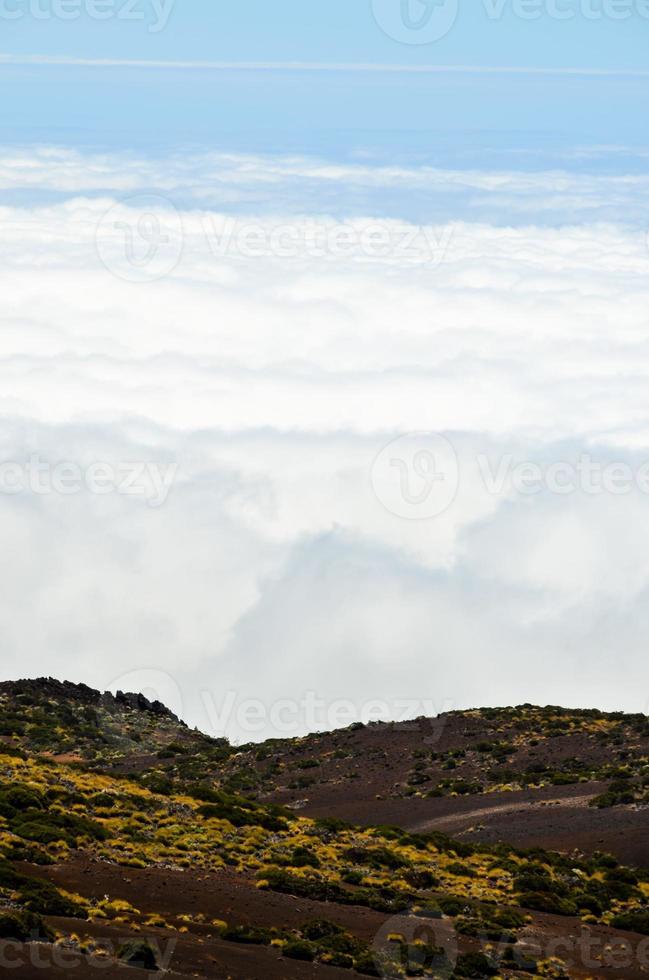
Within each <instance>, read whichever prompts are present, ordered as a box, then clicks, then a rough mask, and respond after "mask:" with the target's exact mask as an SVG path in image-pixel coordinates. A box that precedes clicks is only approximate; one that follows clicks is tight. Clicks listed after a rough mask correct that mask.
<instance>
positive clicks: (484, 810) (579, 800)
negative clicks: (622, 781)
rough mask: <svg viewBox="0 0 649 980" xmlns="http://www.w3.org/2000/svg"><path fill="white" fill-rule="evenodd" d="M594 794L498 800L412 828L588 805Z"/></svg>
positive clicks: (418, 829) (449, 825)
mask: <svg viewBox="0 0 649 980" xmlns="http://www.w3.org/2000/svg"><path fill="white" fill-rule="evenodd" d="M591 799H593V797H592V796H565V797H563V798H557V799H552V800H547V799H546V800H538V801H533V802H529V803H523V802H521V801H519V802H518V803H506V804H504V805H499V803H498V802H497V801H496V802H495V803H494V805H493V806H490V807H481V808H480V809H479V810H465V811H464V813H453V814H446V815H445V816H443V817H434V818H433V819H432V820H424V821H423V822H422V823H419V824H417V825H416V826H415V827H413V828H412V829H413V830H414V831H415V832H418V833H425V831H427V830H434V829H435V828H437V827H443V826H446V827H454V826H457V825H458V824H464V823H467V821H469V822H472V821H474V820H480V819H481V818H482V817H499V816H500V815H501V814H504V813H527V812H529V811H530V810H540V809H546V808H548V807H583V806H587V805H588V803H589V802H590V800H591Z"/></svg>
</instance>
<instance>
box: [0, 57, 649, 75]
mask: <svg viewBox="0 0 649 980" xmlns="http://www.w3.org/2000/svg"><path fill="white" fill-rule="evenodd" d="M0 66H17V67H18V66H21V67H66V68H138V69H155V70H168V71H224V72H225V71H250V72H331V73H345V72H355V73H363V72H367V73H373V74H403V75H457V74H459V75H549V76H564V75H572V76H577V77H585V78H589V77H592V78H649V69H643V68H588V67H551V66H537V67H528V66H519V65H507V66H502V65H401V64H375V63H367V62H357V63H353V62H350V63H346V62H308V61H167V60H144V59H137V58H73V57H69V56H68V55H50V54H48V55H40V54H32V55H14V54H0Z"/></svg>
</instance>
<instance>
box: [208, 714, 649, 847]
mask: <svg viewBox="0 0 649 980" xmlns="http://www.w3.org/2000/svg"><path fill="white" fill-rule="evenodd" d="M226 769H227V772H228V774H229V775H228V777H227V778H226V779H225V784H227V785H231V786H236V787H239V788H241V789H245V791H246V792H249V793H255V794H257V795H258V796H259V797H260V798H261V799H264V800H272V801H274V802H278V803H282V804H284V805H288V806H295V807H298V808H299V810H300V812H304V813H305V814H309V815H314V816H325V815H329V816H336V817H339V818H344V819H347V820H350V821H353V822H356V823H363V824H367V825H377V824H397V825H399V826H402V827H404V828H406V829H409V830H422V829H428V830H432V829H435V830H442V831H444V832H447V833H452V834H453V835H454V836H456V837H457V836H459V837H461V838H466V839H469V840H486V841H495V840H504V841H510V842H512V843H515V844H516V845H518V846H537V845H542V846H547V847H558V848H561V849H564V850H569V849H572V848H574V847H580V848H583V849H584V850H585V851H588V852H592V851H595V850H610V851H612V852H613V853H616V854H617V855H618V856H620V857H621V858H622V859H624V860H628V861H633V862H637V863H649V792H648V785H649V724H648V722H647V718H646V717H645V716H644V715H622V714H604V713H600V712H597V711H567V710H564V709H561V708H554V707H550V708H535V707H532V706H523V707H520V708H512V709H501V710H498V709H493V710H492V709H485V710H482V711H472V712H460V713H451V714H448V715H442V716H440V717H439V718H436V719H419V720H418V721H416V722H411V723H403V724H375V725H369V726H365V727H358V726H353V727H352V728H351V729H346V730H345V731H339V732H333V733H330V734H325V735H312V736H309V737H307V738H304V739H299V740H294V741H292V742H278V743H270V742H269V743H266V744H264V745H263V746H260V747H259V746H255V747H247V748H246V749H245V750H244V751H242V752H241V753H238V754H236V755H234V756H233V757H231V759H230V760H229V761H228V762H227V763H226ZM611 786H612V787H613V789H612V790H611V789H610V787H611ZM594 802H596V803H597V805H589V804H593V803H594ZM612 804H615V806H614V807H611V805H612ZM600 806H601V807H602V809H600V808H599V807H600Z"/></svg>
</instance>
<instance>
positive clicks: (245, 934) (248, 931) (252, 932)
mask: <svg viewBox="0 0 649 980" xmlns="http://www.w3.org/2000/svg"><path fill="white" fill-rule="evenodd" d="M221 938H222V939H225V941H226V942H228V943H242V944H244V945H246V946H268V945H269V943H270V934H269V933H268V931H267V930H266V929H259V928H256V927H255V926H228V928H227V929H224V930H223V932H222V933H221Z"/></svg>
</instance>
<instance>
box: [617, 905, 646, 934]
mask: <svg viewBox="0 0 649 980" xmlns="http://www.w3.org/2000/svg"><path fill="white" fill-rule="evenodd" d="M613 926H614V927H615V928H616V929H624V930H626V931H627V932H638V933H640V934H641V935H642V936H649V911H646V910H644V911H642V910H638V911H634V912H623V913H621V914H620V915H616V916H615V918H614V919H613Z"/></svg>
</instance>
